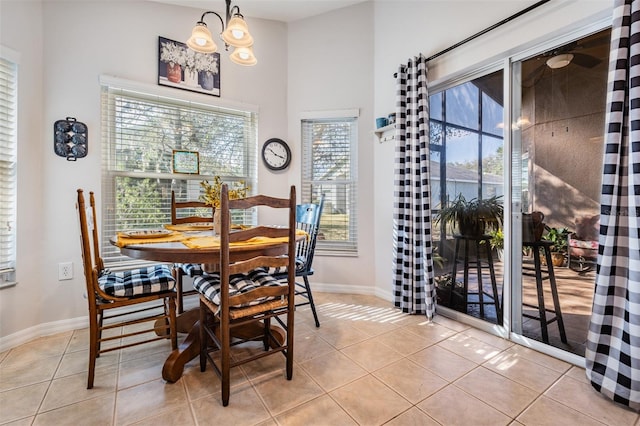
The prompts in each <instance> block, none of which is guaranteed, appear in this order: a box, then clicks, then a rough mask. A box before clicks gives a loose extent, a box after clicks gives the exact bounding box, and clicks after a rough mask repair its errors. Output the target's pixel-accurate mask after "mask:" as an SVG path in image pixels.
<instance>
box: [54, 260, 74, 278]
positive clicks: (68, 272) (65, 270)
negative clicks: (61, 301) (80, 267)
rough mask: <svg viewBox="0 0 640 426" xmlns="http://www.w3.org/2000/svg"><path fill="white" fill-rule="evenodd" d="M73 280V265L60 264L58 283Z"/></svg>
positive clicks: (67, 263) (69, 263)
mask: <svg viewBox="0 0 640 426" xmlns="http://www.w3.org/2000/svg"><path fill="white" fill-rule="evenodd" d="M72 278H73V263H72V262H62V263H58V281H63V280H70V279H72Z"/></svg>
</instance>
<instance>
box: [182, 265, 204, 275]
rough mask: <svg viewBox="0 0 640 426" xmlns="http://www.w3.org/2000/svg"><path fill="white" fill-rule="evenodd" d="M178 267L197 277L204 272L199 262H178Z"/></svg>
mask: <svg viewBox="0 0 640 426" xmlns="http://www.w3.org/2000/svg"><path fill="white" fill-rule="evenodd" d="M178 267H179V268H180V269H182V271H183V272H184V273H185V274H186V275H188V276H190V277H197V276H198V275H202V274H204V270H203V269H202V264H201V263H180V264H179V265H178Z"/></svg>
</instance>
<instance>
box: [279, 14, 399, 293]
mask: <svg viewBox="0 0 640 426" xmlns="http://www.w3.org/2000/svg"><path fill="white" fill-rule="evenodd" d="M372 32H373V3H361V4H359V5H356V6H352V7H347V8H344V9H340V10H338V11H335V12H330V13H327V14H323V15H320V16H316V17H313V18H309V19H304V20H300V21H297V22H294V23H291V24H289V33H288V40H289V58H290V60H289V64H288V69H289V72H288V74H289V85H288V89H289V95H288V104H287V106H288V114H287V116H288V120H289V123H288V125H289V140H290V142H291V145H292V147H291V148H292V151H293V158H294V161H293V165H292V167H291V170H290V171H289V174H290V175H292V176H295V179H296V180H295V183H296V184H299V183H300V167H301V158H300V157H301V146H302V145H301V140H300V134H301V130H300V119H301V114H302V113H304V112H310V111H314V112H317V111H327V110H341V109H354V108H355V109H358V110H359V113H360V116H359V119H358V159H357V162H358V199H357V209H358V212H357V221H358V255H357V256H356V257H331V256H323V255H322V254H318V252H316V257H314V260H313V263H314V268H313V269H314V270H315V271H316V272H315V275H314V278H313V282H314V288H317V289H318V290H323V291H337V292H353V293H373V291H374V287H373V282H374V281H375V275H374V274H375V267H374V264H373V262H374V259H375V257H374V253H375V247H374V240H373V232H372V231H373V214H374V213H373V201H374V194H375V187H374V185H373V174H374V170H373V167H372V166H373V148H372V145H373V142H372V140H371V135H372V133H371V132H372V128H371V123H372V122H373V112H372V106H373V93H374V90H375V89H374V87H373V72H372V69H373V56H374V47H373V39H372V37H371V34H372ZM390 266H391V265H390V264H389V267H390Z"/></svg>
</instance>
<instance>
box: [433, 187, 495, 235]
mask: <svg viewBox="0 0 640 426" xmlns="http://www.w3.org/2000/svg"><path fill="white" fill-rule="evenodd" d="M501 198H502V196H501V195H500V196H493V197H491V198H486V199H478V198H473V199H471V200H467V199H466V198H465V197H464V195H462V194H459V195H458V196H457V197H456V199H455V200H453V202H452V203H451V204H449V205H448V206H446V207H443V208H442V209H440V211H439V212H438V213H437V215H436V218H435V221H436V223H438V222H440V221H443V222H444V223H445V224H447V225H449V226H450V227H451V228H452V229H453V228H454V227H456V226H457V230H458V232H459V233H460V234H461V235H464V236H471V237H478V236H482V235H484V234H485V232H486V230H487V228H489V229H492V230H498V229H500V227H501V225H502V215H503V206H502V200H501Z"/></svg>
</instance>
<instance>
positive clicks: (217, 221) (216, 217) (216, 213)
mask: <svg viewBox="0 0 640 426" xmlns="http://www.w3.org/2000/svg"><path fill="white" fill-rule="evenodd" d="M220 216H222V211H221V210H220V209H215V210H214V211H213V232H214V234H215V235H220V227H221V221H220V219H221V218H220Z"/></svg>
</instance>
